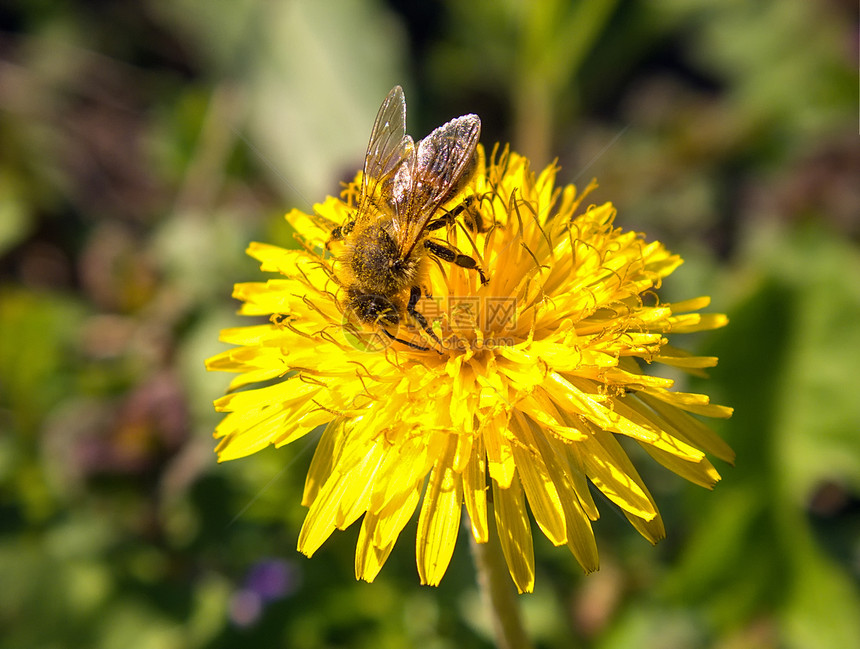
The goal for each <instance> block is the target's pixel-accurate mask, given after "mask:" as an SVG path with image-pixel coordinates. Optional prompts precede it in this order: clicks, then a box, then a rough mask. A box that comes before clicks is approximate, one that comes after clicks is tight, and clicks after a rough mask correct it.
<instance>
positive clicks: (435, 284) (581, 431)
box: [207, 147, 733, 592]
mask: <svg viewBox="0 0 860 649" xmlns="http://www.w3.org/2000/svg"><path fill="white" fill-rule="evenodd" d="M478 153H479V165H478V171H477V173H476V175H475V177H474V179H473V180H472V182H471V183H470V186H469V187H468V188H467V189H465V190H464V192H465V193H464V194H463V195H460V196H458V197H457V198H456V199H454V200H452V201H451V203H449V205H448V206H447V207H448V209H454V206H455V205H458V204H460V205H465V209H462V210H460V212H459V215H458V217H457V221H458V222H460V223H458V224H454V225H451V226H449V227H448V228H447V231H445V230H437V231H435V232H433V235H435V236H439V237H443V238H445V237H447V241H448V243H449V244H450V245H453V246H456V247H457V248H458V249H459V250H460V251H462V252H464V253H465V254H469V255H471V256H473V257H475V259H476V260H478V262H479V264H480V266H481V268H482V269H483V270H484V272H485V273H486V275H487V277H488V278H489V282H488V283H487V284H485V285H482V284H481V282H480V279H479V277H478V274H477V273H476V272H475V271H474V270H469V269H466V268H461V267H458V266H454V265H453V264H447V263H439V264H436V263H429V264H428V270H427V276H426V281H425V292H426V293H427V294H428V295H427V296H425V297H424V298H423V299H422V300H421V302H419V304H418V310H419V312H421V313H422V314H424V315H425V317H426V319H427V320H428V321H429V322H430V323H431V325H432V329H433V333H434V334H435V338H436V339H438V340H436V339H434V336H432V335H430V334H428V333H427V332H425V331H422V330H421V328H420V327H417V326H413V325H410V324H404V323H401V324H400V331H398V332H397V334H396V336H395V338H396V339H395V340H393V339H392V338H391V337H390V336H383V335H380V334H379V331H378V330H376V328H375V327H374V326H361V325H360V324H356V323H354V322H353V321H352V320H353V319H352V318H350V317H348V315H347V316H345V315H344V311H343V304H344V299H343V295H342V293H343V288H342V287H341V286H339V283H338V281H337V280H336V277H338V274H337V264H338V261H337V257H336V253H335V256H334V257H333V256H332V255H331V254H330V253H329V252H328V251H327V249H326V246H325V244H326V242H327V241H328V240H329V238H330V228H331V227H332V226H331V223H333V224H342V223H346V222H347V221H348V220H349V217H350V215H351V213H352V211H353V209H354V206H353V205H352V203H353V202H354V200H355V196H356V195H357V185H356V183H352V184H351V185H349V186H348V187H347V188H346V189H345V191H344V192H343V194H342V198H341V199H338V198H332V197H330V198H328V199H327V200H326V201H325V202H324V203H323V204H321V205H317V206H316V207H315V215H314V216H311V215H307V214H303V213H301V212H299V211H293V212H291V213H290V214H288V215H287V219H288V221H289V222H290V223H291V224H292V225H293V227H294V228H295V229H296V231H297V233H298V235H299V237H300V241H301V243H302V247H303V249H301V250H286V249H282V248H277V247H274V246H270V245H265V244H259V243H255V244H252V245H251V246H250V248H249V249H248V252H249V254H250V255H251V256H253V257H255V258H256V259H258V260H259V261H260V262H261V264H262V269H263V270H264V271H269V272H276V273H280V275H281V277H278V278H276V279H270V280H269V281H267V282H254V283H247V284H238V285H236V288H235V292H234V296H235V297H236V298H238V299H240V300H242V302H243V305H242V308H241V313H243V314H246V315H256V316H259V315H266V316H270V322H268V323H266V324H260V325H256V326H249V327H240V328H234V329H228V330H225V331H223V332H222V340H223V341H224V342H227V343H231V344H233V345H236V347H234V348H232V349H230V350H228V351H225V352H223V353H221V354H219V355H217V356H215V357H213V358H211V359H209V361H208V364H207V365H208V368H209V369H211V370H224V371H229V372H238V373H239V375H238V376H237V377H236V378H235V379H234V380H233V382H232V384H231V386H230V388H231V390H233V391H232V392H231V393H230V394H228V395H227V396H225V397H223V398H221V399H219V400H218V401H216V407H217V409H218V410H220V411H223V412H227V413H229V414H227V415H226V417H225V418H224V419H223V421H222V422H221V424H220V425H219V426H218V428H217V430H216V432H215V436H216V437H217V438H220V440H221V441H220V444H219V445H218V449H217V450H218V454H219V459H220V460H222V461H223V460H231V459H235V458H239V457H243V456H246V455H249V454H251V453H254V452H256V451H258V450H260V449H262V448H265V447H266V446H268V445H269V444H274V445H275V446H282V445H284V444H289V443H290V442H293V441H295V440H297V439H299V438H301V437H303V436H304V435H307V434H308V433H310V432H311V431H312V430H314V428H315V427H317V426H320V425H322V424H326V427H325V430H324V432H323V433H322V437H321V438H320V440H319V443H318V445H317V449H316V453H315V455H314V458H313V461H312V464H311V467H310V470H309V472H308V475H307V481H306V484H305V491H304V497H303V504H304V505H306V506H307V507H309V508H310V509H309V512H308V515H307V518H306V520H305V523H304V526H303V528H302V530H301V534H300V537H299V543H298V548H299V550H300V551H301V552H303V553H305V554H307V555H308V556H310V555H312V554H313V553H314V552H316V550H317V549H318V548H319V547H320V546H321V545H322V543H323V542H324V541H325V540H326V539H327V538H328V537H329V535H330V534H331V533H332V532H333V531H334V530H335V529H345V528H346V527H347V526H349V525H351V524H352V523H354V522H356V521H358V520H359V519H362V522H361V531H360V534H359V539H358V546H357V549H356V561H355V570H356V576H357V577H358V578H361V579H365V580H367V581H372V580H373V579H374V577H375V576H376V575H377V573H378V572H379V570H380V568H381V567H382V565H383V563H384V562H385V560H386V559H387V557H388V555H389V553H390V552H391V549H392V548H393V546H394V543H395V541H396V540H397V537H398V535H399V534H400V532H401V531H402V529H403V527H404V526H405V525H406V523H407V522H408V521H409V520H410V518H411V517H412V516H413V514H414V512H415V509H416V508H418V507H419V505H420V513H419V517H418V533H417V544H416V557H417V563H418V573H419V576H420V579H421V582H422V583H426V584H434V585H435V584H438V583H439V581H440V580H441V579H442V576H443V575H444V573H445V570H446V568H447V566H448V563H449V561H450V559H451V556H452V553H453V551H454V545H455V542H456V540H457V534H458V532H459V530H460V517H461V513H462V509H463V505H464V504H465V507H466V512H467V514H468V516H469V521H470V523H471V532H472V534H473V535H474V537H475V540H476V541H477V542H478V543H484V542H486V541H487V539H488V525H490V524H491V523H490V522H489V520H488V518H490V517H492V518H494V519H495V525H496V528H497V530H498V533H499V537H500V540H501V544H502V550H503V552H504V555H505V558H506V560H507V564H508V567H509V570H510V573H511V576H512V578H513V580H514V582H515V584H516V586H517V588H518V589H519V590H520V591H521V592H523V591H531V590H532V589H533V586H534V554H533V547H532V525H531V522H530V518H529V515H528V514H527V509H526V502H528V505H529V509H530V510H531V512H532V515H533V517H534V519H535V522H536V523H537V526H538V527H539V528H540V530H541V531H542V532H543V533H544V534H545V535H546V536H547V538H549V539H550V541H552V542H553V543H554V544H555V545H567V546H568V548H569V549H570V550H571V552H572V553H573V555H574V556H575V557H576V559H577V560H578V561H579V563H580V564H581V565H582V566H583V568H584V569H585V570H586V571H593V570H596V569H597V567H598V560H597V548H596V545H595V540H594V534H593V531H592V527H591V523H592V521H595V520H597V518H598V511H597V507H596V506H595V503H594V500H593V498H592V495H591V492H590V490H589V484H588V483H589V482H590V483H591V484H592V485H594V487H596V488H597V489H599V490H600V491H601V492H603V494H605V495H606V497H607V498H608V499H609V500H611V501H612V502H614V503H615V504H616V505H618V507H619V508H620V509H621V510H622V511H623V512H624V514H625V516H626V517H627V518H628V519H629V520H630V522H631V523H632V524H633V526H634V527H635V528H636V529H637V530H638V531H639V532H640V533H641V534H642V535H643V536H645V538H647V539H648V540H649V541H651V542H656V541H658V540H659V539H660V538H662V537H663V536H664V534H665V531H664V528H663V523H662V520H661V518H660V514H659V512H658V511H657V507H656V505H655V504H654V500H653V498H652V497H651V494H650V493H649V492H648V489H647V488H646V487H645V485H644V484H643V481H642V480H641V478H640V477H639V474H638V473H637V471H636V469H635V468H634V466H633V464H632V463H631V461H630V459H629V458H628V456H627V454H626V453H625V451H624V450H623V447H622V445H621V444H620V443H619V438H620V437H626V438H629V439H630V440H632V441H634V442H636V443H638V444H639V446H641V447H642V448H643V449H644V450H645V451H646V452H647V453H648V454H650V455H651V456H652V457H653V458H654V459H656V460H657V461H658V462H659V463H661V464H663V465H664V466H666V467H667V468H669V469H670V470H671V471H673V472H675V473H677V474H678V475H680V476H682V477H684V478H686V479H687V480H690V481H692V482H694V483H696V484H699V485H702V486H705V487H711V486H712V485H713V484H714V483H715V482H716V481H718V480H719V479H720V476H719V474H718V473H717V471H716V470H715V468H714V467H713V466H712V465H711V463H710V462H709V461H708V459H706V457H705V454H706V453H708V454H710V455H712V456H715V457H717V458H720V459H722V460H726V461H732V459H733V453H732V451H731V449H730V448H729V447H728V446H727V445H726V444H725V443H724V442H723V441H722V440H721V439H720V438H719V437H718V436H717V435H716V434H715V433H713V432H712V431H711V430H710V429H709V428H708V427H707V426H706V425H705V424H703V423H702V422H701V421H700V420H699V419H698V418H697V417H695V416H694V415H703V416H706V417H728V416H730V415H731V409H730V408H727V407H725V406H720V405H714V404H711V403H710V402H709V400H708V397H707V396H705V395H701V394H691V393H685V392H679V391H673V390H672V387H673V381H672V380H671V379H668V378H660V377H658V376H654V375H652V374H648V373H646V372H645V371H644V366H645V365H650V364H652V363H660V364H663V365H668V366H670V367H672V368H679V369H681V370H684V371H688V372H691V373H694V374H701V373H702V368H706V367H710V366H713V365H715V364H716V362H717V359H716V358H712V357H700V356H693V355H690V354H688V353H686V352H684V351H682V350H680V349H678V348H676V347H674V346H672V345H670V344H669V342H668V340H667V338H666V336H667V334H669V333H673V334H676V333H687V332H693V331H702V330H706V329H713V328H716V327H721V326H723V325H724V324H726V322H727V320H726V317H725V316H723V315H715V314H701V313H698V311H699V310H700V309H702V308H704V307H706V306H707V305H708V303H709V299H708V298H706V297H700V298H695V299H691V300H687V301H684V302H677V303H672V304H670V303H661V302H660V301H659V300H658V299H657V298H656V296H655V294H654V290H655V289H657V288H659V286H660V283H661V281H662V279H663V278H664V277H666V276H667V275H669V274H670V273H671V272H672V271H674V270H675V269H676V268H677V267H678V266H679V265H680V264H681V259H680V257H678V256H677V255H673V254H670V253H669V252H668V251H667V250H666V249H665V248H664V247H663V245H662V244H660V243H659V242H652V243H646V242H645V241H644V240H643V238H642V237H641V235H639V234H636V233H634V232H625V231H623V230H621V229H620V228H616V227H614V225H613V219H614V216H615V210H614V209H613V207H612V205H611V204H609V203H606V204H603V205H600V206H591V207H588V208H587V209H585V210H582V209H581V205H582V200H583V198H584V197H585V195H586V194H588V193H589V191H590V190H591V189H593V187H592V186H589V187H588V188H586V190H585V191H584V192H582V193H580V194H577V192H576V189H575V188H574V187H573V186H567V187H564V188H563V189H557V188H555V186H554V181H555V175H556V171H557V169H556V168H555V167H553V166H551V167H549V168H547V169H545V170H544V171H543V172H542V173H541V174H540V175H539V176H537V177H535V176H534V174H533V173H531V171H530V170H529V165H528V161H527V160H526V159H524V158H522V157H521V156H519V155H517V154H515V153H508V152H507V150H505V151H503V152H502V153H501V154H500V155H495V154H494V155H493V156H492V159H491V160H490V161H489V162H487V161H485V155H484V152H483V149H481V148H480V147H479V149H478ZM467 196H469V197H471V198H470V199H469V200H466V202H465V203H463V201H464V200H465V199H466V197H467ZM320 217H321V218H320ZM328 222H331V223H328ZM465 222H471V223H472V225H473V226H474V225H475V223H476V222H480V223H481V224H483V226H484V227H478V228H475V227H472V228H471V229H470V228H467V227H464V226H463V224H462V223H465ZM490 226H493V227H490ZM476 230H488V231H487V232H476ZM429 296H432V297H429ZM410 343H411V344H410ZM420 347H426V349H421V348H420ZM260 382H266V385H264V386H263V387H256V388H253V389H245V390H241V391H238V390H236V389H237V388H240V387H245V386H250V385H252V384H255V383H260ZM362 517H363V518H362Z"/></svg>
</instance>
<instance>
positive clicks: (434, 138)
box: [330, 86, 487, 350]
mask: <svg viewBox="0 0 860 649" xmlns="http://www.w3.org/2000/svg"><path fill="white" fill-rule="evenodd" d="M480 133H481V120H480V118H479V117H478V116H477V115H471V114H470V115H463V116H462V117H458V118H456V119H453V120H451V121H450V122H448V123H446V124H443V125H442V126H440V127H439V128H437V129H435V130H434V131H433V132H432V133H430V135H428V136H427V137H425V138H424V139H423V140H421V141H419V142H418V144H417V145H416V144H415V143H414V141H413V140H412V137H410V136H409V135H407V134H406V99H405V98H404V96H403V89H402V88H401V87H400V86H395V87H394V88H393V89H392V90H391V92H389V93H388V96H387V97H386V98H385V101H383V102H382V106H380V108H379V113H378V114H377V116H376V121H375V122H374V124H373V131H372V132H371V134H370V142H369V144H368V146H367V153H366V155H365V158H364V173H363V175H362V179H361V187H360V193H359V196H358V200H357V203H356V209H355V212H354V215H353V217H352V219H350V220H349V221H347V222H346V223H344V224H343V225H341V226H339V227H336V228H334V229H333V230H332V231H331V235H330V242H333V241H342V243H343V246H342V249H343V253H342V254H340V255H339V256H337V257H336V259H337V261H338V262H339V264H338V265H337V267H336V268H337V270H336V273H337V275H338V279H339V281H340V283H341V285H342V287H343V289H344V292H345V295H346V305H345V306H346V310H348V311H349V312H351V313H352V314H353V315H354V316H355V317H356V318H357V319H358V320H359V321H361V322H363V323H366V324H376V325H378V326H379V327H380V330H381V331H382V333H384V334H385V335H386V336H388V337H389V338H390V339H392V340H396V341H398V342H401V343H404V344H406V345H408V346H410V347H413V348H415V349H421V350H427V349H429V348H428V347H424V346H422V345H419V344H416V343H413V342H409V341H406V340H403V339H401V338H397V337H396V336H395V335H394V334H392V333H391V332H390V331H388V328H390V327H395V328H396V327H397V326H398V325H400V324H401V323H402V322H408V321H410V320H411V321H412V322H413V323H416V324H417V325H418V326H420V327H421V328H422V329H423V330H424V331H425V332H426V333H427V335H428V336H430V337H431V338H432V339H433V340H435V341H436V342H437V343H440V342H441V341H440V340H439V338H438V337H437V336H436V334H435V333H434V332H433V329H432V328H431V326H430V324H429V323H428V322H427V319H426V318H425V317H424V316H423V315H422V314H421V313H420V312H419V311H418V309H417V308H416V305H417V304H418V301H419V300H420V298H421V292H422V282H423V278H424V275H425V273H426V266H427V261H428V259H430V258H436V259H439V260H442V261H446V262H449V263H453V264H456V265H457V266H461V267H463V268H468V269H472V270H475V271H476V272H477V273H478V275H479V277H480V279H481V282H482V283H483V284H486V283H487V278H486V277H485V276H484V273H483V271H482V270H481V268H480V267H479V266H478V264H477V262H476V261H475V260H474V259H473V258H472V257H469V256H468V255H464V254H462V253H461V252H460V251H459V250H457V249H456V248H454V247H453V246H451V245H450V244H449V243H448V242H447V241H443V240H441V239H435V238H431V236H430V232H432V231H433V230H437V229H439V228H441V227H443V226H444V225H447V224H449V223H451V222H452V219H453V218H455V215H454V210H452V211H451V212H445V211H444V210H441V209H440V206H441V205H443V204H444V203H446V202H447V201H449V200H451V199H452V198H454V196H456V195H457V194H458V193H459V192H460V191H461V189H462V188H463V187H464V186H465V184H466V183H467V182H468V180H469V179H470V177H471V176H472V174H473V173H474V171H475V166H476V165H475V147H476V146H477V144H478V139H479V137H480Z"/></svg>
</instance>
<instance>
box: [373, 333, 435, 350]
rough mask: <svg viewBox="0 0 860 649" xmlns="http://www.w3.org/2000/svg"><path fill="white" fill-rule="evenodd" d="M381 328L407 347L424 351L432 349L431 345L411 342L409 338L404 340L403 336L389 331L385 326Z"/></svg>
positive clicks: (392, 338) (387, 334)
mask: <svg viewBox="0 0 860 649" xmlns="http://www.w3.org/2000/svg"><path fill="white" fill-rule="evenodd" d="M380 329H381V330H382V333H384V334H385V335H386V336H388V337H389V338H391V340H395V341H397V342H399V343H403V344H404V345H406V346H407V347H411V348H412V349H420V350H421V351H422V352H426V351H428V350H429V349H430V348H429V347H424V346H423V345H418V344H416V343H411V342H409V341H408V340H403V338H398V337H397V336H395V335H394V334H393V333H391V332H390V331H388V330H387V329H385V328H384V327H380Z"/></svg>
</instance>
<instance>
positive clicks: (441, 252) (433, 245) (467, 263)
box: [424, 239, 490, 284]
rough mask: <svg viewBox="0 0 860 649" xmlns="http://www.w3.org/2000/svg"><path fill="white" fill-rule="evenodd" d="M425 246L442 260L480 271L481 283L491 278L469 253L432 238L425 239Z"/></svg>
mask: <svg viewBox="0 0 860 649" xmlns="http://www.w3.org/2000/svg"><path fill="white" fill-rule="evenodd" d="M424 247H425V248H427V250H428V251H430V252H431V253H432V254H434V255H436V256H437V257H439V259H441V260H442V261H447V262H450V263H452V264H456V265H457V266H460V267H461V268H468V269H469V270H476V271H478V276H479V277H480V278H481V284H486V283H487V282H489V281H490V280H488V279H487V276H486V275H484V271H482V270H481V268H480V267H479V266H478V262H476V261H475V260H474V259H472V258H471V257H469V256H468V255H464V254H462V253H461V252H460V251H459V250H457V249H456V248H450V247H448V246H444V245H442V244H441V243H438V242H436V241H432V240H430V239H425V240H424Z"/></svg>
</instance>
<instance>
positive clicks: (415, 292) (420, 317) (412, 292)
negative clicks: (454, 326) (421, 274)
mask: <svg viewBox="0 0 860 649" xmlns="http://www.w3.org/2000/svg"><path fill="white" fill-rule="evenodd" d="M420 299H421V287H419V286H413V287H412V288H411V289H409V303H408V304H407V305H406V313H408V314H409V315H410V316H412V317H413V318H414V319H415V322H417V323H418V324H419V325H421V328H422V329H423V330H424V331H426V332H427V335H428V336H430V337H431V338H432V339H433V340H435V341H436V342H437V343H439V344H440V345H441V344H442V341H441V340H439V336H437V335H436V332H435V331H433V328H432V327H431V326H430V323H429V322H427V318H425V317H424V314H423V313H421V312H420V311H419V310H418V309H416V308H415V305H417V304H418V300H420ZM440 353H441V352H440Z"/></svg>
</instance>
